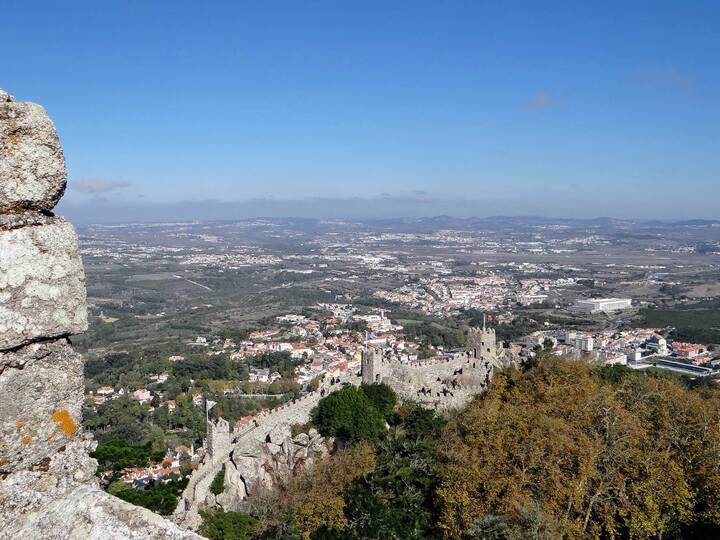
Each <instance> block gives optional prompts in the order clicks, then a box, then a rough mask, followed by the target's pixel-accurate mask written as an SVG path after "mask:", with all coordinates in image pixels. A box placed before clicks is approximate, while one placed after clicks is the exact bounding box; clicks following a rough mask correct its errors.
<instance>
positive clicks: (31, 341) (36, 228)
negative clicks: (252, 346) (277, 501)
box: [0, 90, 200, 540]
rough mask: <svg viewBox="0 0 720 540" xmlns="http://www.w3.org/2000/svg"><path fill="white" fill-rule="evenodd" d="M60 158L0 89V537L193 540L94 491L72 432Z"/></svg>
mask: <svg viewBox="0 0 720 540" xmlns="http://www.w3.org/2000/svg"><path fill="white" fill-rule="evenodd" d="M65 177H66V174H65V161H64V159H63V155H62V150H61V148H60V143H59V141H58V138H57V134H56V133H55V128H54V127H53V125H52V122H51V121H50V119H49V118H48V116H47V114H46V113H45V110H44V109H43V108H42V107H40V106H38V105H35V104H32V103H19V102H15V101H14V100H13V98H12V96H10V95H9V94H8V93H7V92H4V91H2V90H0V396H2V399H0V538H18V539H25V538H28V539H35V538H43V539H49V540H61V539H62V540H65V539H69V538H72V539H85V538H90V539H98V540H100V539H102V540H105V539H126V538H131V539H143V540H144V539H148V540H149V539H155V538H169V539H173V540H174V539H191V538H193V539H195V538H200V537H199V536H197V535H196V534H194V533H192V532H188V531H184V530H182V529H180V528H179V527H177V526H176V525H175V524H173V523H171V522H170V521H167V520H165V519H163V518H162V517H161V516H158V515H155V514H153V513H152V512H150V511H148V510H145V509H143V508H139V507H136V506H132V505H130V504H128V503H125V502H123V501H121V500H119V499H116V498H115V497H112V496H110V495H108V494H107V493H105V492H104V491H102V490H101V489H100V487H99V485H98V482H97V480H96V478H95V476H94V473H95V469H96V467H97V462H96V461H95V460H94V459H92V458H90V456H89V453H90V452H91V451H92V450H93V449H94V448H95V442H94V441H93V439H92V437H91V436H90V435H88V434H86V433H83V430H82V427H81V426H82V423H81V421H82V418H81V408H82V403H83V359H82V357H81V356H80V355H79V354H77V353H76V352H75V351H73V349H72V347H71V345H70V343H69V341H68V340H67V336H69V335H70V334H75V333H78V332H82V331H84V330H85V329H86V328H87V308H86V305H85V276H84V272H83V268H82V262H81V260H80V255H79V251H78V244H77V238H76V236H75V231H74V230H73V227H72V225H70V224H69V223H68V222H66V221H65V220H63V219H61V218H58V217H55V216H53V215H52V213H51V211H52V209H53V208H54V206H55V203H57V201H58V199H59V198H60V196H61V195H62V193H63V190H64V189H65Z"/></svg>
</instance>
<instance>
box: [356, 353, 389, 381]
mask: <svg viewBox="0 0 720 540" xmlns="http://www.w3.org/2000/svg"><path fill="white" fill-rule="evenodd" d="M361 366H362V382H363V384H375V383H381V382H382V380H383V378H384V377H385V375H386V366H385V360H384V359H383V355H382V351H381V350H380V349H374V348H372V347H366V348H365V349H364V350H363V353H362V360H361Z"/></svg>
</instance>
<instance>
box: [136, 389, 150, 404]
mask: <svg viewBox="0 0 720 540" xmlns="http://www.w3.org/2000/svg"><path fill="white" fill-rule="evenodd" d="M132 396H133V399H134V400H136V401H139V402H140V403H150V401H152V398H153V394H152V392H151V391H150V390H148V389H146V388H139V389H138V390H135V391H134V392H133V394H132Z"/></svg>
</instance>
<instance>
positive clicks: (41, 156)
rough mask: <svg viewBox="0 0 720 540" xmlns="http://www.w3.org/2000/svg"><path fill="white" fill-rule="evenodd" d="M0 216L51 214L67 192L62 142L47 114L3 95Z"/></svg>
mask: <svg viewBox="0 0 720 540" xmlns="http://www.w3.org/2000/svg"><path fill="white" fill-rule="evenodd" d="M0 179H2V181H1V182H0V212H2V213H8V212H19V211H23V210H40V211H47V212H49V211H51V210H52V209H53V208H54V207H55V205H56V204H57V202H58V201H59V200H60V197H62V195H63V192H64V191H65V182H66V179H67V173H66V172H65V158H64V157H63V153H62V148H61V147H60V140H59V139H58V136H57V133H56V132H55V126H54V125H53V123H52V120H50V117H49V116H48V114H47V112H45V109H43V108H42V107H41V106H40V105H36V104H35V103H27V102H25V103H22V102H17V101H14V99H13V98H12V96H10V94H8V93H7V92H4V91H0Z"/></svg>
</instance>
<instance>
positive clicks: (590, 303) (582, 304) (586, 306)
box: [574, 298, 632, 313]
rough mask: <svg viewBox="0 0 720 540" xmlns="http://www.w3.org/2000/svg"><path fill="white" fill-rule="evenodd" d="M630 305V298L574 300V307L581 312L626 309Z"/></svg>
mask: <svg viewBox="0 0 720 540" xmlns="http://www.w3.org/2000/svg"><path fill="white" fill-rule="evenodd" d="M631 306H632V300H631V299H630V298H589V299H587V300H576V301H575V306H574V308H575V310H576V311H580V312H582V313H600V312H605V313H608V312H611V311H617V310H620V309H628V308H629V307H631Z"/></svg>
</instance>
